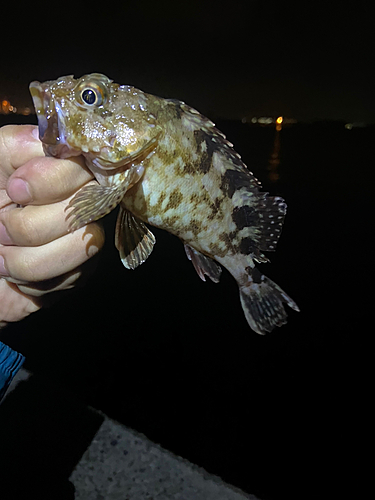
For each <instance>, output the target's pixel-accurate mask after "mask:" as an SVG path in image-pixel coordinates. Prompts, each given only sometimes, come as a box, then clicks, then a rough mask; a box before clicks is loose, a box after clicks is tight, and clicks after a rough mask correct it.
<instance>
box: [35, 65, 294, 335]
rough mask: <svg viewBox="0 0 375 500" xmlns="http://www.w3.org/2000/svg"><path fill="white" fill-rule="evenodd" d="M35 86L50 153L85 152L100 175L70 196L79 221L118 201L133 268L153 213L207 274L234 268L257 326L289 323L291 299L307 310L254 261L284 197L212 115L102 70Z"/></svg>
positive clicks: (273, 238)
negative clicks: (258, 174)
mask: <svg viewBox="0 0 375 500" xmlns="http://www.w3.org/2000/svg"><path fill="white" fill-rule="evenodd" d="M30 92H31V95H32V97H33V101H34V106H35V110H36V113H37V116H38V124H39V137H40V140H41V141H42V143H43V147H44V151H45V154H46V155H48V156H55V157H58V158H68V157H71V156H75V155H83V156H84V158H85V161H86V165H87V167H88V168H89V169H90V170H91V172H92V173H93V175H94V177H95V179H96V180H97V183H95V185H93V184H89V185H87V186H85V187H83V188H82V189H81V190H80V191H79V192H78V193H77V194H76V196H74V197H73V199H72V200H71V201H70V203H69V206H68V207H67V208H68V209H69V211H68V214H67V218H68V220H69V224H70V225H69V228H70V230H71V231H74V230H76V229H78V228H80V227H82V226H84V225H85V224H88V223H89V222H92V221H95V220H98V219H100V218H101V217H103V216H104V215H106V214H108V213H109V212H110V211H111V210H113V209H114V208H115V207H116V206H117V205H120V211H119V214H118V218H117V223H116V237H115V244H116V247H117V249H118V251H119V253H120V257H121V260H122V263H123V264H124V266H125V267H126V268H128V269H134V268H136V267H137V266H139V265H140V264H142V263H143V262H144V261H145V260H146V259H147V257H148V256H149V255H150V253H151V252H152V249H153V246H154V244H155V237H154V235H153V234H152V232H151V231H150V229H149V228H148V227H147V226H146V224H145V223H148V224H150V225H152V226H156V227H159V228H161V229H165V230H166V231H169V232H170V233H172V234H174V235H176V236H178V237H179V238H180V239H181V241H182V242H183V244H184V246H185V251H186V254H187V257H188V259H190V260H191V262H192V263H193V266H194V268H195V270H196V272H197V273H198V275H199V277H200V278H201V279H202V280H203V281H205V276H208V277H209V278H210V279H211V280H212V281H213V282H215V283H217V282H218V281H219V278H220V273H221V267H220V266H219V264H221V265H222V266H224V267H225V268H226V269H228V271H229V272H230V273H231V274H232V275H233V276H234V278H235V279H236V281H237V283H238V286H239V289H240V299H241V304H242V307H243V310H244V313H245V317H246V319H247V321H248V323H249V325H250V327H251V328H252V329H253V330H255V332H257V333H260V334H264V333H266V332H269V331H271V330H272V329H273V328H274V327H275V326H281V325H283V324H284V323H286V312H285V309H284V306H283V303H286V304H287V305H288V306H289V307H291V308H292V309H294V310H295V311H298V310H299V309H298V307H297V305H296V303H295V302H294V301H293V300H292V299H291V298H290V297H289V296H288V295H287V294H286V293H285V292H284V291H283V290H282V289H281V288H280V287H279V286H278V285H277V284H276V283H274V282H273V281H271V280H270V279H269V278H267V277H266V276H264V274H262V273H261V272H260V271H259V270H258V269H257V268H256V267H255V264H256V263H262V262H268V259H267V258H266V257H265V255H264V254H263V253H262V252H268V251H274V250H275V248H276V244H277V241H278V239H279V237H280V233H281V229H282V225H283V221H284V217H285V214H286V204H285V202H284V200H283V199H282V198H280V197H278V196H268V193H263V192H261V191H260V183H259V182H258V180H257V179H256V178H255V177H254V175H253V174H252V173H251V172H250V171H249V170H248V169H247V167H246V166H245V164H244V163H243V162H242V161H241V157H240V156H239V154H238V153H236V152H235V150H234V149H233V147H232V146H233V145H232V144H231V143H230V142H228V141H227V140H226V138H225V136H224V134H222V133H221V132H220V131H219V130H218V129H217V128H215V126H214V123H212V122H211V121H210V120H208V119H207V118H205V117H204V116H202V115H201V114H200V113H199V112H198V111H196V110H195V109H193V108H191V107H189V106H187V105H186V104H185V103H183V102H181V101H178V100H174V99H163V98H160V97H156V96H154V95H151V94H146V93H144V92H142V91H141V90H138V89H136V88H134V87H132V86H129V85H118V84H116V83H113V81H112V80H110V79H109V78H107V77H106V76H104V75H101V74H98V73H93V74H90V75H85V76H83V77H82V78H80V79H74V78H73V76H64V77H61V78H58V79H57V80H54V81H48V82H44V83H40V82H32V83H31V84H30Z"/></svg>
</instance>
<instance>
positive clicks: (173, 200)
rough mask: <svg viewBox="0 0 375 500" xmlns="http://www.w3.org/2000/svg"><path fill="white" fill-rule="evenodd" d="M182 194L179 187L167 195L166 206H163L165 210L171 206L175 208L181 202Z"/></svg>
mask: <svg viewBox="0 0 375 500" xmlns="http://www.w3.org/2000/svg"><path fill="white" fill-rule="evenodd" d="M183 198H184V196H183V194H182V193H181V191H180V190H179V189H174V190H173V191H172V192H171V194H170V195H169V199H168V203H167V206H166V207H165V211H167V210H169V209H171V208H177V207H178V206H179V205H180V203H181V202H182V200H183Z"/></svg>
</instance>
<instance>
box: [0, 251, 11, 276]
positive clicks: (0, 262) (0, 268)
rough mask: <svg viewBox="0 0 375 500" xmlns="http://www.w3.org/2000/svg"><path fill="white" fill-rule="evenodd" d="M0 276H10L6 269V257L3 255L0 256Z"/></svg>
mask: <svg viewBox="0 0 375 500" xmlns="http://www.w3.org/2000/svg"><path fill="white" fill-rule="evenodd" d="M0 276H9V273H8V271H7V270H6V268H5V264H4V257H3V256H2V255H0Z"/></svg>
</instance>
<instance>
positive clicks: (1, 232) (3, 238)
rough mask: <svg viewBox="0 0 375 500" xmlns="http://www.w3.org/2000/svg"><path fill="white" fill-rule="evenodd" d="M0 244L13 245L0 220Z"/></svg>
mask: <svg viewBox="0 0 375 500" xmlns="http://www.w3.org/2000/svg"><path fill="white" fill-rule="evenodd" d="M0 244H1V245H13V241H12V239H11V237H10V236H9V234H8V232H7V230H6V227H5V226H4V224H3V223H2V222H0Z"/></svg>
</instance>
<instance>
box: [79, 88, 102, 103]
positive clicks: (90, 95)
mask: <svg viewBox="0 0 375 500" xmlns="http://www.w3.org/2000/svg"><path fill="white" fill-rule="evenodd" d="M81 99H82V101H83V102H85V103H86V104H88V105H89V106H92V105H93V104H95V103H96V101H97V100H98V96H97V95H96V94H95V92H94V91H93V90H92V89H85V90H83V92H82V94H81Z"/></svg>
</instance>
